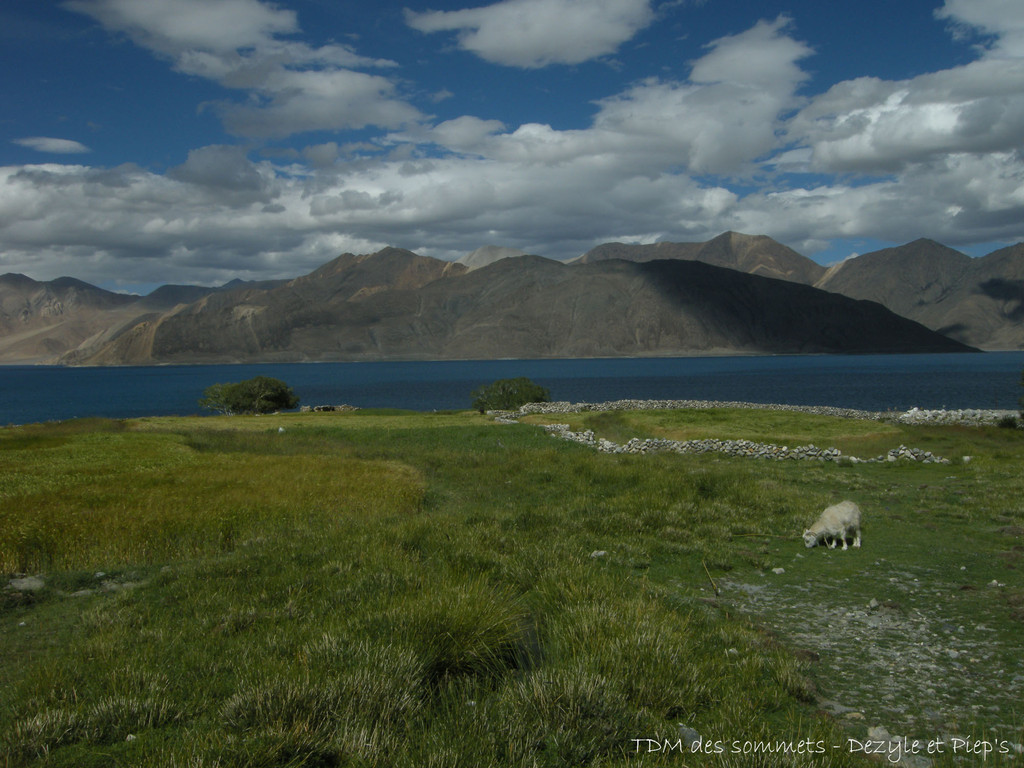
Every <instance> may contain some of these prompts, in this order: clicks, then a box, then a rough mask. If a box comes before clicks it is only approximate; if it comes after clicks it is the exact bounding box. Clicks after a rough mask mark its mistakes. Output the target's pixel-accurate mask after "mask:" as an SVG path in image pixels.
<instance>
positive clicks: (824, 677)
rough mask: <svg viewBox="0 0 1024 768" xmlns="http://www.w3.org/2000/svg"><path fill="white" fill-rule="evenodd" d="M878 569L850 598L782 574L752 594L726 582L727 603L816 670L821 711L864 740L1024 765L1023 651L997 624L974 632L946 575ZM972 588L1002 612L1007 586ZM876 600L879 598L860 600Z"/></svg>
mask: <svg viewBox="0 0 1024 768" xmlns="http://www.w3.org/2000/svg"><path fill="white" fill-rule="evenodd" d="M815 554H817V553H815ZM811 556H814V555H812V554H810V553H809V554H806V555H804V554H800V555H797V557H801V558H802V557H811ZM874 566H875V567H873V568H871V569H867V570H865V571H864V572H863V573H861V574H859V575H858V576H857V577H856V578H857V588H856V590H852V591H851V589H850V584H849V582H850V579H848V578H847V579H841V580H838V581H835V582H831V583H830V582H828V581H824V582H823V581H820V580H819V581H816V582H815V583H814V584H806V583H791V582H786V581H785V580H784V579H782V578H781V577H782V574H783V573H784V572H785V569H782V568H780V569H778V571H777V573H767V574H765V575H764V577H763V578H762V579H761V580H759V581H757V582H755V583H749V582H747V583H743V582H724V583H721V584H720V585H719V586H720V588H721V592H722V594H721V598H722V599H723V600H727V601H729V602H730V603H732V604H734V605H735V606H736V607H738V608H740V610H742V611H743V612H745V613H748V614H749V615H751V616H753V617H755V619H756V621H758V622H759V623H760V624H761V625H762V626H764V627H765V628H767V629H768V630H769V631H770V632H771V633H773V634H775V635H776V636H778V637H779V638H780V639H781V640H783V641H784V642H785V643H786V644H787V645H789V646H790V647H793V648H795V649H797V650H798V652H799V653H801V654H804V655H805V656H806V658H808V659H810V660H812V661H813V663H812V664H811V665H810V668H811V670H812V675H813V676H814V677H815V680H816V683H817V685H818V688H819V693H820V696H821V700H820V705H821V707H822V708H823V709H824V710H826V711H828V712H830V713H831V714H833V715H834V716H836V717H837V718H838V719H839V720H840V721H841V722H842V723H843V724H844V725H845V726H847V727H848V728H849V729H850V732H851V734H852V735H853V736H855V737H856V738H858V739H867V738H873V739H878V740H884V741H886V742H889V741H890V740H891V741H892V744H893V745H894V747H895V745H896V743H897V742H903V743H904V744H906V743H907V741H906V740H909V741H910V742H913V741H914V740H918V741H919V742H920V743H922V744H924V743H927V742H928V741H934V740H939V741H944V742H946V743H947V745H948V749H952V746H953V745H956V744H958V742H957V741H954V740H955V739H958V740H960V746H961V750H959V754H958V755H957V756H958V757H963V758H965V759H967V764H971V765H974V764H980V761H978V762H977V763H976V762H975V761H973V760H971V759H968V758H970V757H971V755H969V754H968V753H967V751H966V749H967V747H966V746H965V743H966V742H968V741H969V740H970V739H974V740H975V741H979V740H980V741H987V742H988V743H990V744H992V746H993V750H995V749H997V748H999V747H1001V748H1002V749H1003V750H1004V751H1005V754H1007V755H1015V756H1018V760H1019V762H1021V763H1024V745H1022V744H1021V742H1022V741H1024V734H1022V733H1021V724H1022V719H1021V718H1022V712H1021V704H1020V702H1021V701H1022V700H1024V662H1022V660H1021V658H1020V656H1019V644H1017V643H1012V642H1008V641H1007V638H1006V635H1005V633H1001V632H999V631H997V630H996V629H994V628H992V627H991V626H989V624H990V623H996V622H997V621H998V619H996V617H995V616H994V615H993V616H992V617H991V618H992V621H990V622H986V621H984V620H983V621H981V622H980V623H978V621H977V614H976V613H973V614H970V616H971V618H968V614H967V613H966V612H961V611H960V610H959V609H958V607H957V600H956V593H957V592H958V591H960V590H964V589H966V588H968V587H965V586H964V585H956V583H955V579H954V581H952V582H951V581H950V578H949V575H950V574H949V573H948V572H944V573H940V572H939V571H940V569H938V568H936V569H933V570H932V571H929V569H916V570H907V569H904V568H901V567H900V565H899V564H897V563H887V562H885V561H882V560H879V561H877V562H875V563H874ZM954 573H955V571H954ZM969 588H970V589H979V590H985V592H986V593H987V594H986V597H987V598H989V599H988V600H987V601H986V602H987V603H988V604H990V605H991V606H992V611H997V610H999V609H1000V608H1001V607H1004V606H1005V604H1004V602H1003V600H1001V599H1000V592H1001V590H1002V589H1003V588H1004V587H1003V585H1001V584H999V583H991V584H988V585H984V586H981V587H977V588H975V587H969ZM851 592H852V593H853V594H854V595H856V596H855V597H851ZM871 593H873V594H876V595H877V597H872V598H871V599H869V600H864V599H862V598H861V596H862V595H864V594H871ZM974 610H975V611H976V607H975V609H974ZM926 755H927V750H926V749H925V750H923V751H921V752H920V753H919V754H917V755H914V754H904V755H902V756H901V759H900V760H899V761H898V764H899V765H902V766H909V768H917V767H918V766H922V767H923V766H928V765H931V764H932V762H931V759H929V758H928V757H927V756H926ZM974 757H977V755H975V756H974Z"/></svg>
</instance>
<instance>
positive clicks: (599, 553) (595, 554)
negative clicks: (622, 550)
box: [590, 549, 608, 560]
mask: <svg viewBox="0 0 1024 768" xmlns="http://www.w3.org/2000/svg"><path fill="white" fill-rule="evenodd" d="M607 554H608V553H607V552H605V551H604V550H603V549H595V550H594V551H593V552H591V553H590V559H591V560H596V559H597V558H599V557H604V556H605V555H607Z"/></svg>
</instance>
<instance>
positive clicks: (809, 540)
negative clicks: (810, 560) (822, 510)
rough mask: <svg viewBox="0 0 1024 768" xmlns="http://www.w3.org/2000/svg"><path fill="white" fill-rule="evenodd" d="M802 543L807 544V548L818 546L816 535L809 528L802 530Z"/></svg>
mask: <svg viewBox="0 0 1024 768" xmlns="http://www.w3.org/2000/svg"><path fill="white" fill-rule="evenodd" d="M804 544H806V545H807V548H808V549H810V548H811V547H816V546H818V537H817V536H816V535H815V534H814V533H813V532H812V531H811V529H810V528H808V529H807V530H805V531H804Z"/></svg>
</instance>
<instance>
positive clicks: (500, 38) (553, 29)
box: [406, 0, 654, 68]
mask: <svg viewBox="0 0 1024 768" xmlns="http://www.w3.org/2000/svg"><path fill="white" fill-rule="evenodd" d="M653 20H654V13H653V11H652V10H651V8H650V3H649V0H502V2H498V3H494V4H493V5H487V6H481V7H478V8H467V9H465V10H460V11H427V12H424V13H415V12H413V11H409V10H407V11H406V22H407V23H408V24H409V26H411V27H413V28H414V29H417V30H419V31H420V32H445V31H456V32H458V33H459V46H460V47H461V48H463V49H464V50H467V51H470V52H471V53H474V54H476V55H477V56H479V57H480V58H482V59H486V60H487V61H491V62H494V63H495V64H503V65H506V66H512V67H525V68H537V67H544V66H547V65H549V64H579V63H581V62H584V61H589V60H590V59H594V58H597V57H599V56H604V55H607V54H610V53H614V52H615V51H616V50H618V48H619V46H620V45H622V44H623V43H625V42H626V41H628V40H630V39H632V38H633V36H634V35H636V33H637V32H639V31H640V30H641V29H643V28H644V27H646V26H647V25H648V24H650V23H651V22H652V21H653Z"/></svg>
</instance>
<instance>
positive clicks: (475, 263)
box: [455, 245, 526, 270]
mask: <svg viewBox="0 0 1024 768" xmlns="http://www.w3.org/2000/svg"><path fill="white" fill-rule="evenodd" d="M525 255H526V252H525V251H520V250H519V249H518V248H508V247H506V246H503V245H485V246H482V247H480V248H477V249H476V250H475V251H472V252H470V253H467V254H466V255H465V256H463V257H461V258H459V259H456V260H455V263H456V264H463V265H464V266H465V267H466V269H467V270H473V269H480V267H486V266H487V265H488V264H493V263H494V262H496V261H501V260H502V259H513V258H518V257H519V256H525Z"/></svg>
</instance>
